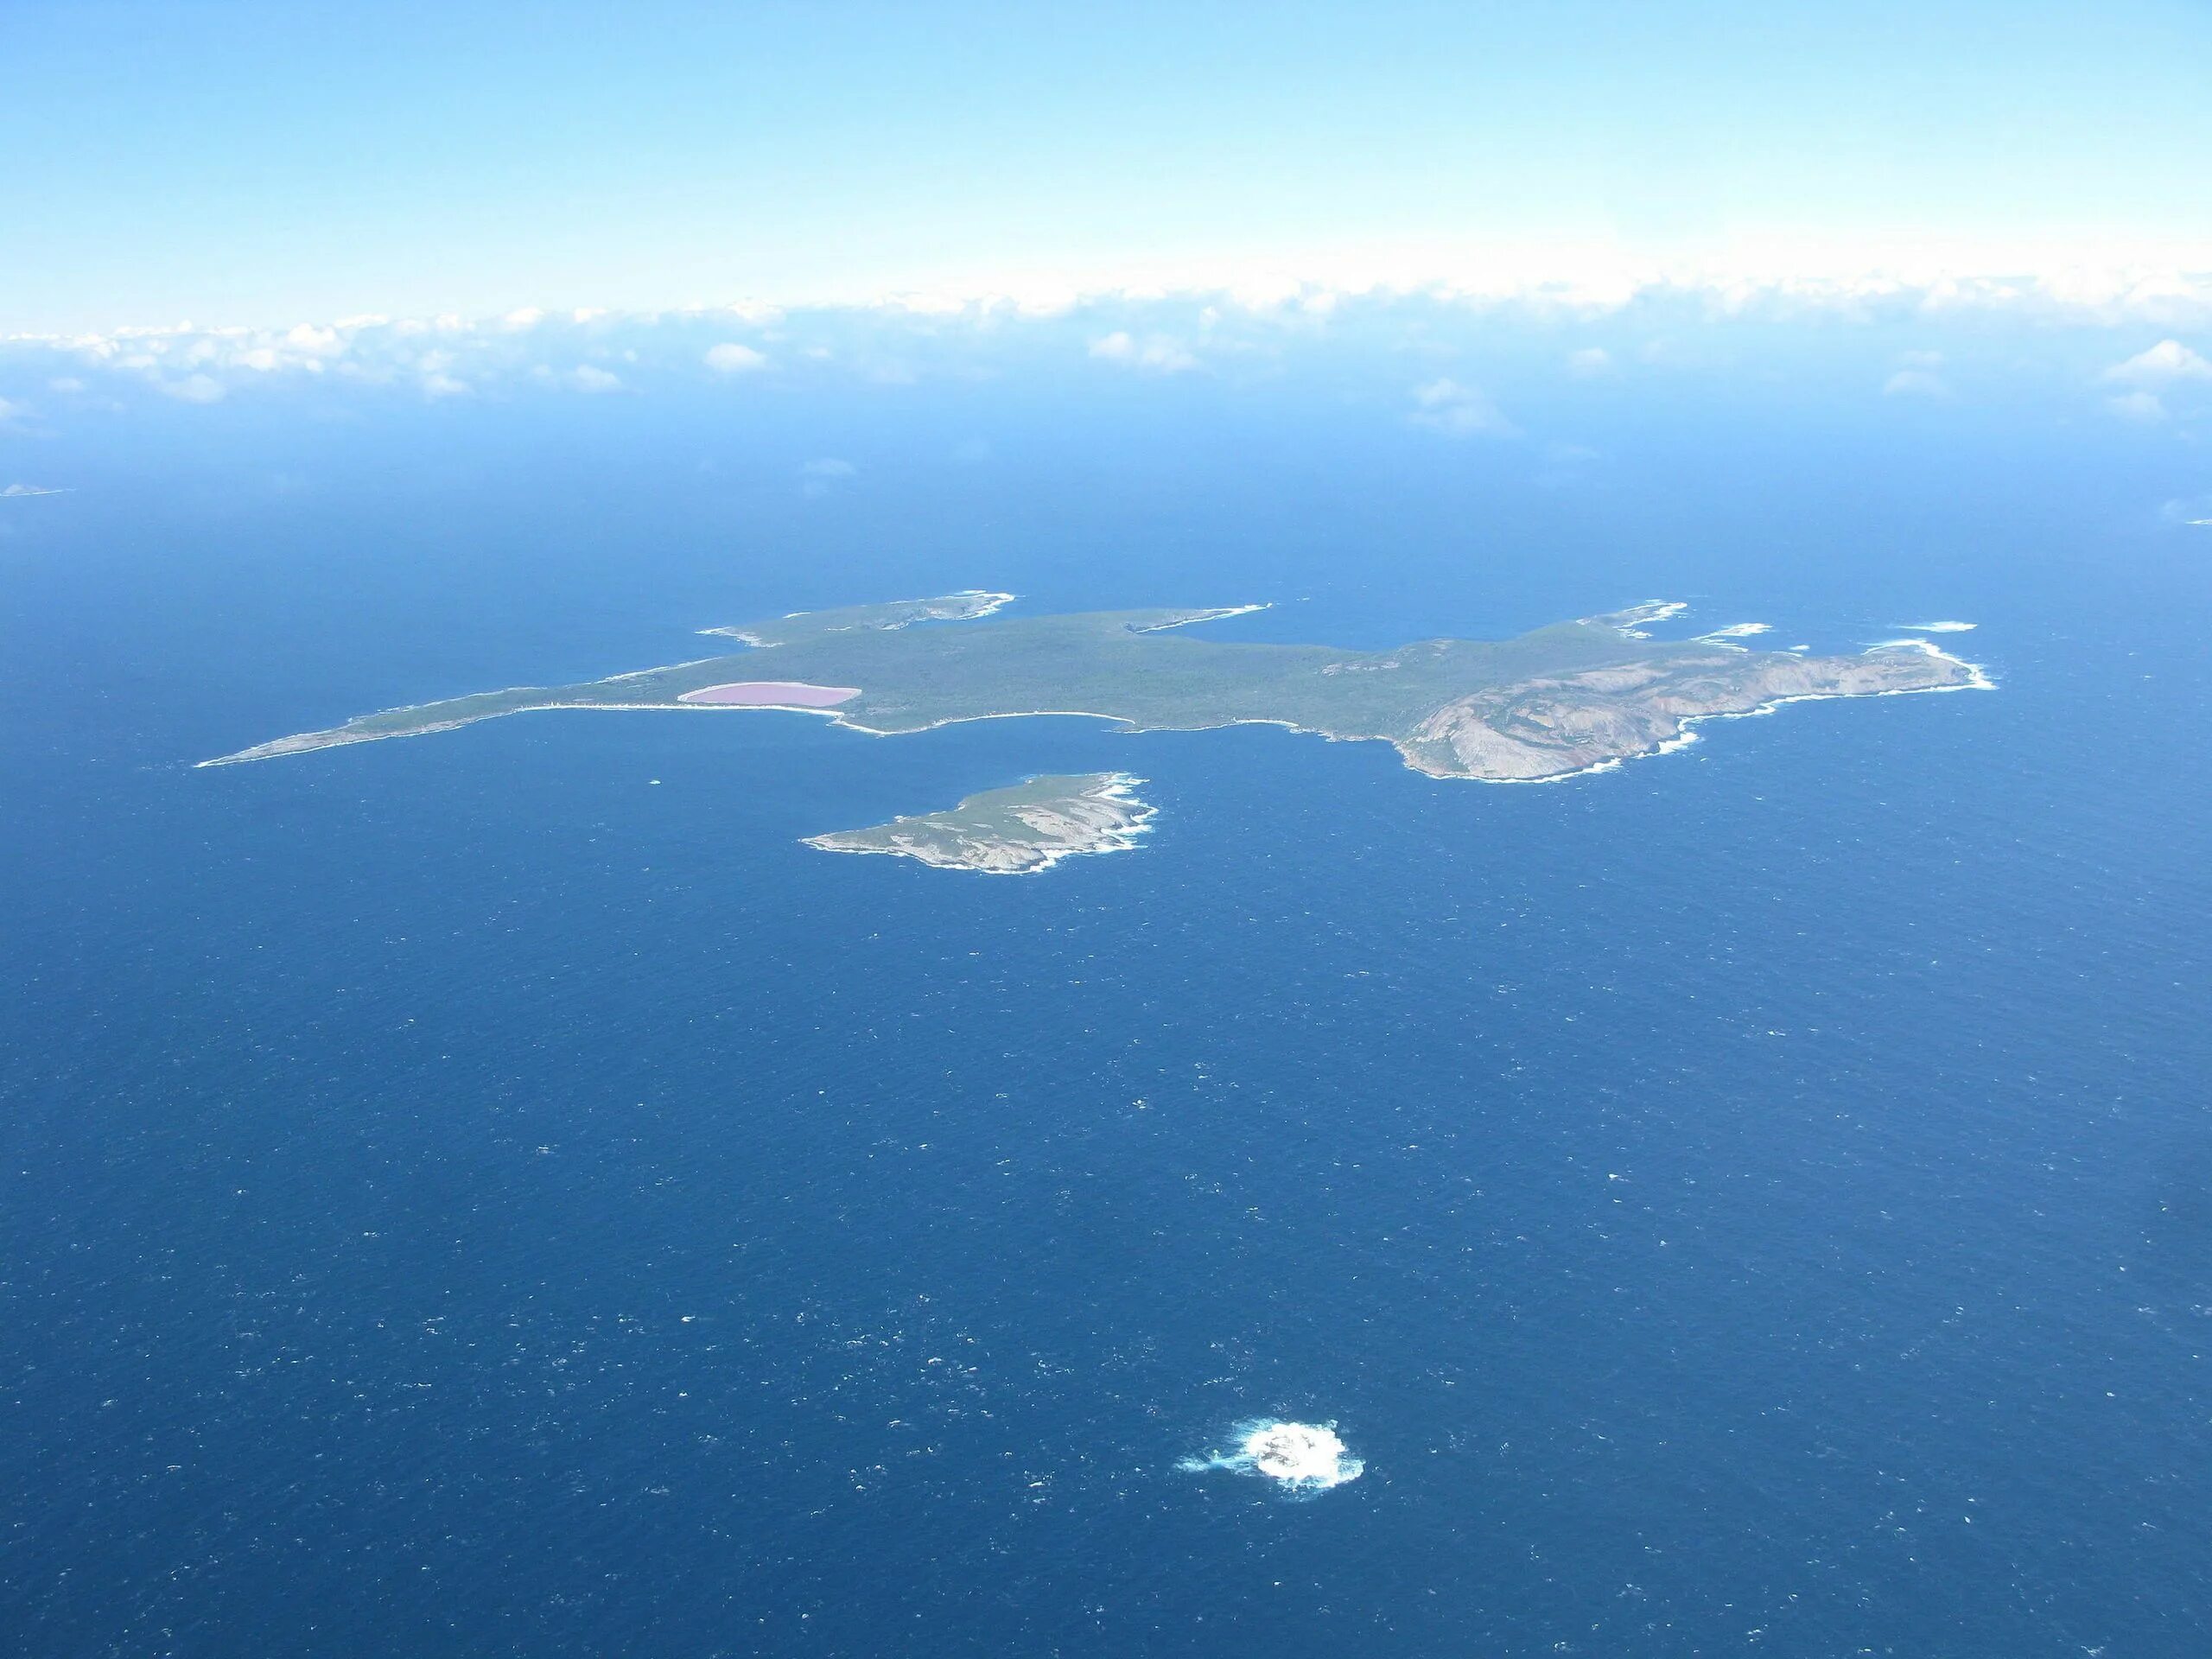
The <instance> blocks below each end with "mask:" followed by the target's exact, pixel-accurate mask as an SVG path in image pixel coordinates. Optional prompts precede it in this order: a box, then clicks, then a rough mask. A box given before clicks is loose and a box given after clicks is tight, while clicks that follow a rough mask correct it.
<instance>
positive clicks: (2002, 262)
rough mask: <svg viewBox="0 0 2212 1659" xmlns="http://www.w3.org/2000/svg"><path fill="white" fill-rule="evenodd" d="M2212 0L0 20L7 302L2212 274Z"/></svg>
mask: <svg viewBox="0 0 2212 1659" xmlns="http://www.w3.org/2000/svg"><path fill="white" fill-rule="evenodd" d="M2208 86H2212V10H2208V9H2207V8H2205V7H2203V6H2202V5H2180V4H2171V3H2137V0H2117V3H2107V4H2102V5H2097V6H2088V5H2063V6H2053V5H2034V4H2028V5H2010V6H1995V5H1983V4H1954V5H1948V6H1929V5H1925V4H1921V5H1910V6H1902V5H1885V4H1875V5H1862V6H1854V7H1851V8H1843V7H1834V8H1824V9H1819V10H1813V9H1808V8H1801V7H1783V6H1772V5H1770V6H1764V7H1751V6H1740V5H1718V4H1703V5H1688V6H1656V5H1625V4H1586V3H1584V4H1576V3H1568V4H1561V5H1548V6H1542V7H1536V6H1512V7H1508V6H1496V5H1491V6H1484V5H1453V6H1426V5H1360V6H1352V5H1333V6H1309V7H1297V6H1281V5H1269V6H1241V5H1213V6H1207V7H1191V6H1186V5H1185V6H1165V5H1162V6H1151V5H1126V6H1113V7H1103V6H1102V7H1089V8H1082V9H1077V8H1074V7H1051V6H1038V5H1022V6H1007V5H982V4H972V3H971V4H941V5H927V6H925V5H907V6H882V5H872V4H858V3H834V0H831V3H821V4H814V5H805V6H772V5H753V6H721V7H685V6H670V5H649V4H648V5H633V6H630V7H626V8H620V9H616V8H610V7H606V6H591V7H563V6H547V5H535V6H499V5H475V6H461V7H451V6H412V5H379V6H361V5H354V6H340V5H332V6H326V7H314V8H309V7H300V6H296V5H288V6H264V5H246V4H206V3H202V4H194V3H177V0H172V3H166V4H157V5H140V4H108V5H100V4H67V5H61V4H41V3H33V0H11V3H10V4H9V5H8V6H7V7H6V8H5V10H4V14H3V15H0V153H5V154H6V155H8V156H10V157H11V158H12V162H11V165H10V167H9V168H7V169H6V171H7V177H6V180H5V182H4V185H0V191H4V198H0V200H3V201H4V213H5V223H6V224H7V226H8V229H7V232H6V233H5V250H4V256H0V334H23V333H41V332H75V331H87V330H106V329H113V328H115V327H122V326H128V325H150V324H162V323H174V322H175V321H180V320H181V319H184V318H191V319H193V320H194V321H198V322H200V323H202V324H232V323H236V324H247V325H255V326H276V325H289V324H291V323H296V322H301V321H329V320H334V319H337V318H340V317H343V316H346V315H353V314H359V313H365V312H374V313H380V314H386V315H407V316H429V315H437V314H442V313H453V314H458V315H465V316H472V317H480V316H486V315H500V314H503V313H505V312H507V311H509V310H512V309H513V308H517V307H521V306H545V307H553V308H575V307H606V308H619V309H627V310H639V309H658V308H668V307H674V306H681V305H684V304H696V303H717V302H727V301H729V300H732V299H736V298H739V297H741V296H760V297H765V298H769V299H773V300H777V301H779V302H785V303H798V302H808V301H819V300H823V299H830V300H855V299H861V298H866V297H869V296H877V295H881V294H884V293H889V292H898V291H906V290H912V289H932V288H944V289H956V290H959V291H963V292H987V291H998V290H1012V291H1020V290H1023V289H1027V288H1047V289H1048V288H1051V287H1052V286H1054V285H1067V286H1074V287H1086V288H1092V289H1096V288H1102V287H1110V286H1114V285H1116V284H1123V285H1126V284H1128V283H1138V284H1143V283H1156V284H1159V285H1164V286H1178V285H1192V286H1195V285H1204V284H1205V283H1233V282H1235V281H1237V280H1240V279H1242V278H1244V277H1253V276H1255V275H1258V276H1265V275H1268V274H1269V273H1273V274H1276V275H1280V274H1282V273H1289V274H1292V275H1299V276H1307V277H1320V278H1322V279H1325V280H1338V281H1357V280H1363V279H1372V278H1375V277H1383V278H1388V279H1394V280H1400V281H1407V282H1410V281H1414V280H1417V279H1419V278H1421V277H1424V276H1435V275H1439V274H1449V273H1451V272H1452V271H1457V270H1467V269H1470V268H1475V267H1484V266H1490V267H1501V268H1511V269H1514V270H1556V271H1559V272H1562V273H1567V274H1573V272H1574V271H1576V270H1582V269H1586V268H1590V267H1592V266H1603V265H1605V264H1607V262H1609V261H1619V260H1623V259H1629V260H1643V261H1660V260H1674V261H1687V262H1693V263H1695V264H1699V265H1700V267H1701V268H1703V269H1706V270H1714V271H1720V272H1723V273H1725V272H1726V271H1727V270H1730V269H1731V268H1732V267H1734V266H1741V267H1743V268H1745V270H1750V271H1752V272H1754V273H1769V272H1771V271H1773V270H1781V269H1789V270H1801V271H1804V270H1835V271H1846V270H1872V269H1886V268H1891V267H1897V268H1904V267H1907V266H1910V267H1911V268H1912V269H1913V270H1914V271H1915V272H1916V274H1918V275H1920V276H1922V277H1926V276H1929V275H1930V274H1936V275H1940V274H1942V273H1943V272H1946V271H1950V270H1979V271H2023V270H2032V271H2052V270H2063V269H2065V268H2068V267H2069V266H2071V265H2075V264H2096V263H2100V262H2102V263H2107V264H2109V263H2115V262H2117V263H2123V264H2133V265H2136V266H2140V267H2145V268H2172V269H2177V270H2188V269H2196V270H2205V269H2212V253H2208V252H2207V250H2208V249H2212V168H2207V167H2206V166H2205V165H2204V161H2205V158H2206V157H2207V156H2212V96H2208V95H2207V92H2206V88H2207V87H2208Z"/></svg>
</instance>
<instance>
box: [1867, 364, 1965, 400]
mask: <svg viewBox="0 0 2212 1659" xmlns="http://www.w3.org/2000/svg"><path fill="white" fill-rule="evenodd" d="M1950 395H1951V389H1950V387H1949V386H1948V385H1944V384H1943V378H1942V376H1941V375H1937V374H1931V373H1929V372H1928V371H1927V370H1926V369H1899V370H1898V371H1897V372H1896V373H1895V374H1893V375H1891V377H1890V378H1888V379H1887V380H1885V381H1884V382H1883V383H1882V396H1884V397H1939V398H1940V397H1949V396H1950Z"/></svg>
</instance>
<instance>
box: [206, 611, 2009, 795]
mask: <svg viewBox="0 0 2212 1659" xmlns="http://www.w3.org/2000/svg"><path fill="white" fill-rule="evenodd" d="M1011 598H1012V595H1010V594H988V593H962V594H948V595H946V596H945V597H943V598H939V599H928V600H905V601H896V602H893V603H891V604H885V605H868V606H858V607H852V608H849V609H846V610H833V611H816V612H808V613H800V614H798V615H793V616H787V617H784V618H782V619H781V620H777V621H773V622H759V623H752V624H748V625H747V626H742V627H731V628H719V629H710V630H709V631H708V632H710V633H715V634H721V635H725V636H727V637H728V638H730V639H735V640H738V641H740V642H741V643H742V645H744V647H745V649H744V650H742V651H740V652H733V653H728V654H723V655H717V656H713V657H708V658H701V659H699V660H697V661H694V662H688V663H680V664H676V665H674V666H673V667H669V668H650V669H645V670H642V671H639V672H637V673H632V674H620V675H616V676H615V677H613V678H611V679H604V680H593V681H589V682H588V683H582V684H578V685H560V686H521V687H517V688H514V689H512V690H505V691H486V692H480V693H478V694H476V695H474V696H465V697H454V698H452V699H450V700H448V701H446V702H427V703H421V704H418V705H416V706H415V707H412V708H406V709H388V710H386V711H385V712H384V713H382V714H375V715H361V716H360V717H359V718H357V719H354V720H350V721H346V724H344V725H342V726H338V727H334V728H331V729H329V730H327V731H321V732H307V733H302V734H300V735H298V736H296V737H284V738H278V739H277V740H276V741H274V742H269V743H261V744H257V745H255V746H254V747H251V748H247V749H240V750H239V751H238V752H237V753H234V754H226V755H223V756H221V757H219V759H217V760H208V761H203V762H201V763H200V764H201V765H203V766H228V765H233V764H236V763H238V762H240V761H245V760H270V759H273V758H275V757H277V756H279V755H287V754H300V753H306V752H308V751H309V750H313V749H324V748H330V747H335V746H337V745H339V744H345V743H365V742H370V741H373V740H375V739H378V738H386V737H411V736H415V735H417V734H421V733H425V732H440V731H446V730H449V729H451V728H454V727H456V726H464V725H467V724H468V723H469V722H470V721H479V720H489V719H491V718H493V716H495V715H512V714H519V713H522V712H524V711H525V710H530V709H689V710H693V711H702V712H703V711H721V710H727V709H797V710H803V711H805V712H808V713H812V714H818V715H826V716H827V717H829V719H831V720H833V721H836V723H837V724H839V725H841V726H847V727H850V728H854V729H855V730H858V731H863V732H870V733H874V734H879V735H888V734H894V733H900V732H919V731H926V730H928V729H929V728H931V727H933V726H943V725H946V724H949V723H950V722H952V721H967V720H989V719H995V718H1001V717H1005V716H1008V715H1092V716H1095V717H1096V718H1098V719H1101V720H1110V721H1116V722H1118V723H1119V724H1121V725H1122V727H1124V728H1127V729H1128V730H1131V731H1195V730H1200V729H1204V728H1211V727H1217V726H1232V725H1239V724H1247V723H1255V722H1256V723H1265V724H1272V725H1280V726H1287V727H1290V728H1294V729H1295V730H1298V731H1304V732H1315V733H1319V734H1321V735H1322V736H1324V737H1327V738H1332V739H1337V740H1343V741H1352V740H1360V739H1372V740H1376V741H1382V742H1386V743H1389V744H1390V745H1391V746H1392V747H1395V749H1396V750H1397V752H1398V753H1399V754H1400V755H1401V756H1402V757H1403V758H1404V760H1405V762H1406V764H1407V765H1408V766H1411V767H1413V768H1414V770H1415V771H1417V772H1426V773H1427V774H1428V775H1429V776H1431V777H1434V778H1471V779H1482V780H1484V781H1486V782H1491V783H1528V782H1535V781H1539V780H1542V779H1554V778H1565V777H1568V776H1571V775H1573V774H1574V773H1576V772H1592V771H1598V770H1602V769H1604V768H1605V767H1609V766H1616V765H1618V764H1619V763H1620V762H1621V761H1623V760H1629V759H1631V758H1633V757H1635V756H1637V755H1643V754H1651V753H1656V752H1658V751H1660V750H1662V749H1665V748H1668V747H1671V746H1673V745H1675V744H1676V743H1678V742H1680V741H1683V740H1684V738H1685V737H1686V736H1687V735H1688V733H1689V730H1690V728H1691V727H1692V725H1693V724H1694V722H1695V721H1700V720H1708V719H1712V718H1714V717H1716V716H1720V715H1746V714H1754V713H1758V712H1759V711H1761V710H1764V709H1770V708H1773V707H1775V706H1777V704H1781V703H1784V702H1797V701H1801V700H1804V699H1809V698H1817V697H1859V696H1887V695H1891V694H1895V693H1899V692H1906V691H1946V690H1961V689H1963V688H1966V687H1968V686H1986V685H1987V684H1988V683H1989V681H1988V680H1987V679H1986V677H1984V676H1983V675H1982V674H1981V672H1980V670H1978V669H1977V668H1975V667H1974V664H1971V663H1966V662H1961V660H1960V659H1959V658H1955V657H1954V656H1951V655H1950V654H1948V652H1944V651H1942V650H1940V649H1939V648H1938V647H1936V645H1934V644H1933V643H1931V642H1929V641H1928V640H1926V639H1903V640H1897V641H1893V642H1891V643H1890V644H1888V645H1879V646H1876V647H1874V648H1873V649H1872V650H1869V651H1866V652H1860V653H1858V654H1856V655H1852V656H1840V657H1821V656H1814V655H1810V654H1808V653H1805V652H1792V651H1782V652H1777V651H1755V650H1750V649H1747V648H1745V646H1743V645H1740V644H1738V643H1737V639H1738V638H1740V637H1742V636H1744V635H1745V634H1747V633H1750V632H1756V631H1757V630H1756V627H1755V626H1754V625H1748V624H1746V625H1738V626H1737V627H1735V628H1731V629H1722V630H1719V631H1718V632H1713V633H1708V634H1706V635H1703V636H1701V637H1700V638H1698V639H1682V640H1660V639H1654V638H1652V637H1651V635H1650V632H1649V626H1647V625H1649V624H1650V623H1653V622H1656V621H1661V620H1665V619H1667V618H1669V617H1671V616H1672V615H1674V614H1675V613H1676V612H1678V611H1680V610H1681V608H1682V607H1681V606H1679V605H1674V604H1666V603H1659V602H1654V603H1651V604H1648V605H1640V606H1637V607H1632V608H1630V609H1628V610H1624V611H1616V612H1612V613H1608V614H1605V615H1602V616H1592V617H1585V618H1583V619H1581V620H1579V621H1573V622H1560V623H1555V624H1554V625H1553V626H1549V627H1545V628H1539V629H1537V630H1536V631H1535V632H1533V633H1525V634H1522V636H1521V637H1520V638H1518V639H1503V640H1474V639H1423V640H1418V641H1415V642H1414V643H1413V644H1411V645H1401V646H1398V647H1397V648H1395V650H1390V651H1369V652H1363V651H1339V650H1336V649H1333V648H1332V647H1330V646H1327V645H1259V644H1236V643H1230V642H1224V641H1220V640H1215V639H1200V638H1194V637H1192V636H1191V635H1188V634H1185V633H1180V632H1175V631H1176V630H1179V629H1181V628H1183V627H1185V626H1188V625H1190V624H1192V623H1197V622H1205V621H1211V620H1217V619H1219V618H1224V617H1230V616H1236V615H1240V614H1243V613H1246V612H1249V611H1252V610H1255V609H1258V608H1260V607H1256V606H1237V607H1228V608H1222V607H1212V608H1206V607H1193V608H1187V609H1171V610H1148V611H1096V612H1086V613H1077V614H1073V615H1065V616H1006V615H1001V614H999V613H1000V612H1001V609H1002V608H1003V607H1005V606H1006V605H1007V603H1008V602H1009V601H1011Z"/></svg>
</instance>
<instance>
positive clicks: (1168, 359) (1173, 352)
mask: <svg viewBox="0 0 2212 1659" xmlns="http://www.w3.org/2000/svg"><path fill="white" fill-rule="evenodd" d="M1090 354H1091V356H1093V357H1095V358H1097V359H1100V360H1101V361H1102V362H1107V363H1120V364H1123V365H1127V366H1128V367H1129V368H1134V369H1151V370H1153V371H1154V372H1158V373H1160V374H1179V373H1181V372H1184V371H1185V370H1186V369H1195V368H1197V367H1198V359H1197V358H1195V357H1193V356H1192V355H1191V353H1190V352H1189V351H1188V350H1187V349H1186V348H1185V346H1183V344H1182V343H1181V342H1180V341H1179V340H1173V339H1171V338H1170V337H1169V336H1167V335H1166V334H1152V335H1148V336H1147V338H1145V339H1143V340H1138V339H1136V338H1135V337H1134V336H1133V335H1131V334H1129V333H1128V330H1127V329H1122V328H1117V329H1116V330H1115V331H1114V332H1113V333H1112V334H1107V335H1104V336H1103V337H1102V338H1100V339H1097V340H1092V341H1091V342H1090Z"/></svg>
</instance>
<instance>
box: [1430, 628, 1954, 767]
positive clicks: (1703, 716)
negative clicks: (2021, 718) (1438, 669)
mask: <svg viewBox="0 0 2212 1659" xmlns="http://www.w3.org/2000/svg"><path fill="white" fill-rule="evenodd" d="M1978 683H1982V682H1981V681H1980V677H1979V675H1978V674H1977V672H1976V671H1975V670H1974V667H1973V666H1972V664H1967V663H1962V662H1961V661H1959V660H1958V659H1957V658H1954V657H1949V656H1946V655H1945V654H1943V653H1942V652H1938V651H1936V650H1933V649H1932V648H1929V647H1925V646H1919V645H1915V646H1910V647H1907V646H1890V647H1884V648H1881V649H1878V650H1875V651H1870V652H1866V653H1865V654H1864V655H1862V656H1858V657H1801V656H1796V655H1793V654H1791V653H1789V652H1756V653H1753V652H1734V651H1727V650H1725V649H1724V650H1719V651H1715V652H1712V653H1711V654H1710V655H1704V654H1700V655H1697V656H1693V657H1672V658H1663V659H1658V660H1655V661H1651V662H1647V663H1635V664H1624V665H1623V666H1620V667H1615V668H1602V669H1592V670H1590V671H1586V672H1584V673H1580V674H1568V675H1562V676H1560V677H1556V678H1547V679H1538V680H1530V681H1528V682H1525V683H1522V684H1519V685H1509V686H1498V687H1494V688H1492V689H1491V690H1484V691H1478V692H1476V693H1474V694H1473V695H1472V696H1465V697H1460V698H1458V699H1457V700H1455V701H1453V702H1448V703H1446V704H1445V705H1444V707H1442V708H1441V709H1437V710H1436V711H1435V712H1434V713H1433V714H1432V715H1428V716H1427V717H1426V718H1425V719H1423V720H1422V721H1421V724H1420V725H1419V727H1417V728H1415V730H1414V734H1413V735H1412V736H1411V737H1408V738H1402V739H1400V740H1399V741H1398V746H1397V747H1398V750H1399V753H1402V754H1403V755H1404V756H1405V757H1406V761H1407V764H1408V765H1409V766H1413V767H1414V769H1415V770H1416V771H1420V772H1427V773H1429V774H1431V775H1432V776H1434V777H1443V778H1479V779H1488V780H1490V781H1492V782H1510V781H1529V780H1534V779H1541V778H1560V777H1564V776H1567V774H1569V773H1572V772H1587V771H1589V770H1590V769H1591V768H1592V767H1594V766H1605V765H1608V764H1611V763H1612V762H1616V761H1620V760H1629V759H1630V758H1631V757H1633V756H1636V755H1640V754H1649V753H1653V752H1654V751H1656V750H1658V749H1662V748H1664V747H1666V746H1667V745H1669V744H1670V743H1674V742H1676V741H1680V740H1681V738H1682V736H1683V734H1684V732H1685V730H1686V729H1687V728H1688V725H1689V723H1690V722H1691V721H1697V720H1708V719H1712V718H1713V717H1714V716H1716V715H1747V714H1751V713H1754V712H1756V711H1758V710H1759V709H1769V708H1771V707H1773V706H1774V705H1775V704H1777V703H1780V702H1791V701H1793V700H1795V699H1797V698H1802V697H1865V696H1882V695H1885V694H1888V693H1894V692H1899V691H1934V690H1947V689H1950V688H1953V687H1957V686H1965V685H1973V684H1978Z"/></svg>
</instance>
